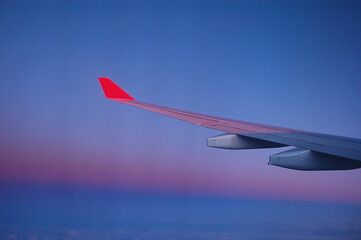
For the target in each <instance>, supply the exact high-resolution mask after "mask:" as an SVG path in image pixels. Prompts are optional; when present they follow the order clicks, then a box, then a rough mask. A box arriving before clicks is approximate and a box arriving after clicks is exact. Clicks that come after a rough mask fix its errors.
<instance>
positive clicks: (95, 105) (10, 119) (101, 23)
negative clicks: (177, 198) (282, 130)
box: [0, 1, 361, 203]
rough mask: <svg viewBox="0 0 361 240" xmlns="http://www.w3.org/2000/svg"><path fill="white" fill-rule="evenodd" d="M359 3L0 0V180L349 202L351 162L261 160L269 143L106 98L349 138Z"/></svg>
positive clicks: (356, 99) (354, 173)
mask: <svg viewBox="0 0 361 240" xmlns="http://www.w3.org/2000/svg"><path fill="white" fill-rule="evenodd" d="M360 12H361V4H360V2H359V1H35V2H34V1H0V53H1V54H0V74H1V76H2V79H1V83H2V87H1V88H0V113H1V119H0V131H1V136H0V141H1V144H0V148H1V150H0V159H1V160H0V182H1V183H4V184H12V183H16V184H22V183H26V184H44V185H47V186H48V185H49V184H50V185H54V186H59V185H61V186H68V187H90V188H97V189H113V190H121V191H123V190H126V191H129V190H130V191H138V192H146V193H171V194H186V195H195V196H217V197H237V198H252V199H254V198H256V199H284V200H297V201H321V202H355V203H361V190H360V183H361V174H360V170H351V171H340V172H332V171H331V172H301V171H293V170H287V169H282V168H278V167H273V166H268V165H267V161H268V156H269V155H270V154H273V153H276V152H280V151H282V149H272V150H246V151H226V150H219V149H213V148H207V147H206V141H205V140H206V139H207V138H208V137H212V136H214V135H217V134H220V133H221V132H219V131H215V130H211V129H206V128H201V127H197V126H194V125H191V124H188V123H184V122H181V121H178V120H173V119H169V118H166V117H163V116H159V115H156V114H153V113H149V112H146V111H144V110H139V109H135V108H132V107H129V106H125V105H122V104H120V103H116V102H112V101H109V100H106V99H105V98H104V95H103V92H102V90H101V87H100V84H99V82H98V80H97V77H99V76H105V77H109V78H111V79H112V80H113V81H114V82H116V83H117V84H118V85H120V86H121V87H123V88H124V89H126V90H127V91H128V92H129V93H130V94H131V95H132V96H134V97H135V98H136V99H137V100H141V101H145V102H149V103H154V104H159V105H164V106H169V107H174V108H180V109H184V110H190V111H195V112H201V113H206V114H211V115H216V116H222V117H228V118H233V119H240V120H245V121H253V122H258V123H265V124H270V125H276V126H282V127H289V128H295V129H301V130H310V131H316V132H322V133H328V134H335V135H341V136H348V137H355V138H361V128H360V118H361V108H360V107H361V94H360V92H361V68H360V66H361V44H360V43H361V28H360V24H359V23H360V22H361V15H360Z"/></svg>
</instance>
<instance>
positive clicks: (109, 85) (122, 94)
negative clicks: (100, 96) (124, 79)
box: [98, 77, 135, 101]
mask: <svg viewBox="0 0 361 240" xmlns="http://www.w3.org/2000/svg"><path fill="white" fill-rule="evenodd" d="M98 79H99V82H100V85H101V86H102V88H103V92H104V94H105V97H106V98H110V99H114V100H121V101H135V99H134V98H133V97H132V96H130V95H129V94H128V93H127V92H126V91H124V90H123V89H122V88H120V87H119V86H118V85H117V84H115V83H114V82H113V81H112V80H110V79H109V78H107V77H99V78H98Z"/></svg>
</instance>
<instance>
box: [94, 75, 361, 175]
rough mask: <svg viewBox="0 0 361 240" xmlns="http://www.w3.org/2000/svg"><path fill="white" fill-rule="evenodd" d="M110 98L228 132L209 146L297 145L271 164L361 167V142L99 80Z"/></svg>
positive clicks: (301, 167) (273, 158)
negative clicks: (221, 113) (211, 111)
mask: <svg viewBox="0 0 361 240" xmlns="http://www.w3.org/2000/svg"><path fill="white" fill-rule="evenodd" d="M99 81H100V84H101V86H102V88H103V91H104V93H105V96H106V98H108V99H111V100H114V101H118V102H121V103H125V104H128V105H131V106H133V107H138V108H142V109H144V110H148V111H151V112H155V113H158V114H162V115H165V116H168V117H172V118H176V119H179V120H183V121H186V122H190V123H193V124H196V125H198V126H202V127H206V128H212V129H216V130H220V131H224V132H226V134H222V135H220V136H216V137H212V138H209V139H208V142H207V144H208V146H210V147H216V148H223V149H257V148H274V147H284V146H294V147H296V148H294V149H291V150H287V151H285V152H281V153H278V154H274V155H271V156H270V159H269V164H270V165H275V166H280V167H285V168H290V169H296V170H346V169H355V168H360V167H361V139H354V138H347V137H339V136H333V135H327V134H321V133H314V132H307V131H301V130H295V129H288V128H281V127H274V126H269V125H263V124H257V123H250V122H245V121H239V120H232V119H227V118H221V117H215V116H210V115H205V114H200V113H194V112H189V111H183V110H178V109H174V108H168V107H162V106H157V105H153V104H149V103H144V102H140V101H137V100H135V99H134V98H133V97H131V96H130V95H129V94H128V93H126V92H125V91H124V90H123V89H121V88H120V87H119V86H117V85H116V84H115V83H114V82H112V81H111V80H110V79H109V78H103V77H101V78H99Z"/></svg>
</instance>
